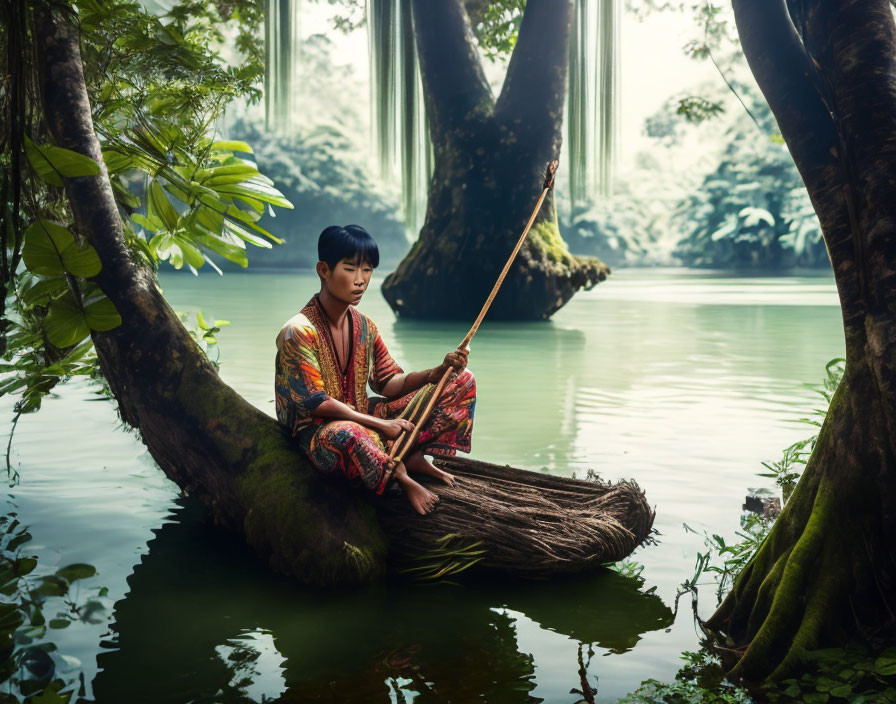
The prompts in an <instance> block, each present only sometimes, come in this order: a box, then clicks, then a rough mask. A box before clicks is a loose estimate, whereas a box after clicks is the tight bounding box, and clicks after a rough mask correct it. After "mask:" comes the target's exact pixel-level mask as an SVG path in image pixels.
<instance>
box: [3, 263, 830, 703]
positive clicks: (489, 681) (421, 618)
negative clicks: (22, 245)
mask: <svg viewBox="0 0 896 704" xmlns="http://www.w3.org/2000/svg"><path fill="white" fill-rule="evenodd" d="M162 286H163V288H164V289H165V295H166V297H167V298H168V300H169V301H170V302H171V303H172V305H173V306H174V308H175V309H176V310H188V309H195V308H199V309H201V310H203V311H205V312H210V313H212V314H213V315H215V316H216V317H218V318H224V319H228V320H230V321H231V322H232V325H231V326H230V327H227V328H225V329H224V331H223V332H222V333H221V334H220V337H219V340H220V361H221V365H222V368H221V375H222V377H223V379H224V380H225V381H226V382H227V383H229V384H231V385H232V386H233V387H234V388H236V389H237V390H238V391H239V392H240V393H242V394H243V395H244V396H245V397H246V398H247V399H248V400H249V401H250V402H252V403H253V404H255V405H256V406H257V407H258V408H260V409H262V410H264V411H266V412H267V413H269V414H271V415H273V390H272V371H273V359H274V352H275V347H274V337H275V335H276V333H277V331H278V330H279V328H280V325H281V324H282V323H283V322H284V321H285V320H286V319H287V318H289V317H290V316H292V315H293V314H294V313H295V312H296V311H297V310H298V309H299V308H300V307H301V306H302V305H304V303H305V302H306V301H307V300H308V298H310V296H311V295H312V293H314V291H316V290H317V282H316V277H315V276H314V275H313V274H311V273H253V274H243V275H240V274H228V275H226V276H225V277H223V278H219V277H217V276H215V275H214V274H203V275H202V276H201V277H200V278H198V279H196V278H193V277H191V276H189V275H186V276H179V275H174V274H169V275H163V277H162ZM359 308H360V310H362V311H363V312H364V313H366V314H367V315H369V316H371V317H372V318H373V319H374V320H375V321H376V322H377V324H378V326H379V328H380V331H381V333H382V335H383V336H384V339H385V340H386V343H387V345H388V346H389V348H390V351H391V353H392V355H393V357H395V358H396V360H398V361H399V363H400V364H402V365H403V366H404V368H405V369H418V368H424V367H430V366H434V365H436V364H438V363H439V362H440V361H441V359H442V356H443V355H444V354H445V352H447V351H449V350H452V349H454V347H455V346H456V345H457V343H458V342H459V341H460V340H461V339H462V337H463V335H464V334H465V333H466V330H467V327H465V326H464V325H460V324H453V323H442V324H438V323H420V322H411V321H404V320H396V319H395V317H394V316H393V314H392V313H391V311H390V310H389V308H388V306H387V305H386V303H385V301H384V299H383V298H382V296H381V295H380V293H379V290H378V288H376V287H373V288H372V290H371V291H370V292H369V293H368V294H367V295H366V296H365V299H364V300H363V301H362V303H361V305H360V307H359ZM838 356H843V340H842V327H841V318H840V309H839V306H838V302H837V297H836V291H835V288H834V283H833V277H832V276H830V275H829V276H823V277H812V278H805V277H800V278H732V277H730V276H727V275H719V274H711V273H703V272H694V271H688V270H659V271H657V270H619V271H617V272H616V273H614V274H613V276H612V277H611V278H610V279H608V280H607V281H606V282H605V283H603V284H601V285H600V286H598V287H597V288H595V289H594V290H592V291H590V292H587V293H582V294H580V295H579V296H577V297H576V298H575V299H574V300H573V301H572V302H571V303H570V304H569V305H567V306H566V307H565V308H563V309H562V310H561V311H559V312H558V313H557V314H556V315H555V317H554V318H553V320H551V321H549V322H545V323H531V324H519V323H500V322H494V321H489V320H488V319H487V318H486V322H485V323H484V324H483V327H482V328H481V330H480V332H479V333H478V335H477V337H476V339H475V340H474V341H473V345H472V350H471V354H470V368H471V369H472V370H473V371H474V372H475V373H476V376H477V380H478V388H479V396H478V401H477V407H476V420H475V426H474V434H473V455H474V456H475V457H477V458H479V459H483V460H489V461H493V462H500V463H509V464H512V465H516V466H519V467H525V468H529V469H533V470H543V471H549V472H551V473H556V474H561V475H566V476H569V475H572V474H577V475H581V474H583V473H584V472H585V471H586V470H587V469H589V468H592V469H594V470H595V471H597V472H598V473H599V474H601V475H602V476H603V477H605V478H609V479H618V478H621V477H626V478H635V479H636V480H637V481H638V483H639V484H640V485H641V486H642V487H643V488H644V490H645V491H646V494H647V497H648V499H649V500H650V502H651V503H652V504H653V505H655V506H656V510H657V519H656V524H655V525H656V528H657V529H658V530H659V531H660V533H661V536H660V541H661V542H660V544H659V545H657V546H653V547H648V548H642V549H641V550H639V551H637V552H636V553H635V554H634V556H633V559H635V560H637V561H638V562H639V563H641V564H643V565H644V570H643V573H642V578H643V579H642V580H634V579H629V578H623V577H620V576H618V575H616V574H614V573H610V572H607V573H605V574H601V575H597V576H595V577H591V578H588V579H579V580H575V581H567V582H562V583H549V584H536V585H526V584H518V583H515V584H514V583H510V584H479V585H466V586H462V587H450V586H444V587H443V586H436V587H419V586H418V587H408V586H402V585H378V586H376V587H373V588H370V589H367V590H364V591H363V592H361V593H352V594H340V593H326V594H320V593H311V592H307V591H304V590H302V589H300V588H297V587H296V586H295V585H293V584H292V583H290V582H289V581H288V580H286V579H284V578H281V577H278V576H276V575H272V574H271V573H269V572H268V571H267V570H266V569H264V567H262V566H259V564H258V563H257V562H256V561H255V560H254V558H253V556H252V555H251V554H249V553H248V552H247V551H246V550H244V549H243V548H242V546H241V545H239V544H235V543H234V542H233V541H232V540H231V539H230V538H229V536H226V535H221V534H220V533H218V532H217V531H215V530H214V529H212V528H210V527H208V526H206V525H205V524H204V523H203V522H202V516H201V513H202V512H201V510H199V509H197V506H196V505H195V503H194V502H192V501H191V500H189V499H187V498H186V497H182V496H180V492H179V490H178V489H177V487H176V486H175V485H174V484H172V483H171V482H169V481H168V480H167V479H166V478H165V477H164V475H163V474H162V472H161V471H160V470H159V469H158V468H157V467H156V466H155V463H154V461H153V460H152V458H151V457H150V456H149V454H148V453H147V452H146V451H145V449H144V447H143V445H142V444H141V443H140V442H139V440H138V438H137V437H136V436H135V435H134V434H133V433H129V432H124V431H123V430H122V428H121V425H120V423H119V421H118V419H117V416H116V414H115V410H114V407H113V405H112V404H110V403H108V402H105V401H97V400H94V396H93V395H92V394H91V393H90V388H89V387H88V386H87V385H86V384H84V383H82V382H73V383H70V384H68V385H66V386H63V387H61V388H59V389H58V393H56V394H54V395H53V396H52V397H51V398H50V399H48V400H47V401H46V402H45V404H44V408H43V409H42V410H41V411H40V413H38V414H37V415H34V416H27V417H24V418H22V420H21V421H20V422H19V427H18V429H17V431H16V435H15V439H14V443H13V450H12V460H13V463H14V465H15V466H16V467H17V468H18V470H19V472H20V473H21V481H20V483H19V484H17V485H15V486H11V487H9V489H8V490H7V501H8V503H9V504H10V510H13V511H16V512H17V514H18V518H19V520H21V521H22V523H24V524H26V525H28V526H29V530H30V533H31V534H32V536H33V539H32V541H31V542H30V543H28V544H27V545H26V546H25V552H26V553H30V554H35V555H37V556H38V557H39V566H38V570H37V572H36V574H45V573H52V572H53V571H54V570H55V569H56V568H58V567H61V566H63V565H67V564H70V563H74V562H86V563H90V564H93V565H95V566H96V568H97V570H98V572H99V574H98V575H97V576H96V577H93V578H91V579H88V580H84V581H81V582H77V583H76V584H77V585H78V586H76V588H75V590H74V593H73V595H72V596H73V598H74V601H75V602H78V601H79V600H80V601H83V600H84V599H86V598H88V597H89V596H91V595H94V596H95V595H96V594H97V590H98V589H99V588H100V587H107V588H108V594H107V595H106V596H104V597H101V598H99V600H100V601H101V602H102V603H103V604H104V605H105V611H99V612H97V613H95V614H94V615H93V616H92V617H91V619H90V620H91V621H92V622H76V623H75V624H74V625H72V626H70V627H68V628H66V629H64V630H50V631H49V632H48V636H47V638H48V639H51V640H52V641H53V642H55V643H56V645H57V646H58V651H57V652H56V653H55V654H54V660H55V661H56V664H57V668H58V669H57V671H58V672H59V673H60V674H63V675H65V673H68V674H67V676H68V677H72V673H75V674H76V673H77V672H78V671H79V670H80V671H83V673H84V693H85V696H86V697H87V698H95V699H96V700H97V701H100V702H121V701H129V702H200V701H202V702H212V701H221V702H242V701H245V702H249V701H255V702H262V701H269V700H271V699H279V700H282V701H289V702H305V701H333V702H373V703H377V702H410V701H417V702H418V703H421V704H422V703H424V702H436V701H453V702H467V701H472V700H476V699H478V700H481V701H487V702H538V701H546V702H574V701H576V700H578V699H579V698H580V695H578V694H574V693H571V692H570V690H571V689H574V688H575V689H581V679H582V677H583V676H584V677H586V678H587V681H588V683H589V684H590V685H591V686H592V687H593V686H595V683H597V684H596V686H597V688H598V692H599V694H598V701H604V702H610V701H614V700H615V699H616V698H617V697H620V696H622V695H624V694H625V693H627V692H629V691H631V690H633V689H635V688H636V687H637V686H638V684H639V683H640V681H641V680H643V679H645V678H648V677H654V678H658V679H671V678H672V677H673V675H674V674H675V672H676V671H677V669H678V667H679V666H680V664H681V661H680V660H679V657H678V656H679V653H680V652H681V651H682V650H687V649H693V648H695V646H696V644H697V635H696V633H695V628H694V625H693V622H692V618H691V614H690V610H689V609H688V608H682V609H681V611H680V613H679V614H678V617H677V618H675V619H673V615H672V611H671V607H672V605H673V601H674V597H675V592H676V588H677V586H678V585H679V584H680V583H681V582H682V581H683V580H685V579H687V578H688V577H689V576H691V574H692V573H693V566H694V558H695V553H696V551H697V550H699V549H701V548H702V542H701V539H700V538H699V537H698V536H695V535H693V534H691V533H688V532H686V531H685V530H684V528H683V527H682V524H683V523H685V522H687V523H688V524H689V525H690V526H692V527H693V528H695V529H698V530H700V529H707V530H711V531H712V532H717V533H720V534H722V535H724V536H726V537H727V536H733V534H734V531H735V530H736V528H737V527H738V516H739V513H740V505H741V503H742V502H743V497H744V495H745V493H746V490H747V488H748V487H752V486H761V485H762V484H763V482H765V481H766V480H763V479H761V478H758V477H756V473H757V472H760V471H764V470H763V467H762V466H761V464H760V463H761V462H762V461H763V460H765V461H771V460H777V459H779V458H780V452H781V450H782V449H783V448H784V447H786V446H787V445H789V444H790V443H792V442H794V441H796V440H799V439H802V438H804V437H807V436H808V435H811V434H812V433H811V431H812V428H810V426H808V425H805V424H802V423H796V422H794V421H795V419H797V418H799V417H801V416H804V415H806V413H807V412H808V411H809V409H810V408H812V407H813V406H815V405H817V404H818V401H819V400H820V397H819V396H818V394H817V393H815V392H814V389H816V388H818V387H819V386H820V382H821V379H822V377H823V376H824V365H825V363H826V362H827V361H828V360H830V359H831V358H833V357H838ZM0 406H2V410H3V411H4V412H5V413H6V417H7V418H9V417H11V411H10V408H11V400H10V399H8V398H4V399H2V400H0ZM710 592H711V589H709V588H708V589H706V590H705V593H704V594H703V596H702V597H701V609H702V611H705V612H706V613H709V612H710V611H711V610H712V607H713V605H714V603H715V601H714V598H713V595H712V594H711V593H710ZM55 602H58V603H55ZM56 608H58V609H59V610H60V611H65V610H66V606H65V604H64V603H63V600H62V599H60V598H55V599H50V600H49V601H48V607H47V608H46V609H45V612H46V613H47V617H48V618H50V617H51V616H52V614H53V612H54V611H55V609H56ZM63 656H64V657H63Z"/></svg>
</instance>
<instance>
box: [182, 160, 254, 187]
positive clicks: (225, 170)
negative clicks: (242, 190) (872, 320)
mask: <svg viewBox="0 0 896 704" xmlns="http://www.w3.org/2000/svg"><path fill="white" fill-rule="evenodd" d="M257 173H258V169H257V168H256V167H255V166H253V165H251V164H248V163H242V164H227V165H226V166H218V167H215V168H214V169H203V170H202V171H200V172H199V173H198V174H196V180H197V181H199V182H200V183H203V184H205V185H207V186H209V187H214V186H217V185H223V184H227V183H239V182H240V181H245V180H247V179H249V178H251V177H252V176H254V175H256V174H257ZM231 179H236V180H231Z"/></svg>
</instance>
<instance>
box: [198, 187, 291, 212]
mask: <svg viewBox="0 0 896 704" xmlns="http://www.w3.org/2000/svg"><path fill="white" fill-rule="evenodd" d="M215 190H216V191H217V192H218V193H226V194H229V195H233V196H235V197H237V198H239V199H240V200H243V201H245V202H247V203H249V204H250V205H252V203H251V201H252V200H253V199H254V200H260V201H262V202H264V203H271V204H272V205H279V206H280V207H281V208H289V209H290V210H292V208H293V204H292V203H290V202H289V201H288V200H287V199H286V197H285V196H284V195H283V194H282V193H281V192H280V191H278V190H277V189H276V188H272V187H270V186H268V185H266V184H264V183H261V182H259V181H257V180H255V179H251V180H249V181H244V182H243V183H240V184H233V185H227V186H219V187H218V188H216V189H215ZM253 207H254V206H253ZM262 212H263V209H262Z"/></svg>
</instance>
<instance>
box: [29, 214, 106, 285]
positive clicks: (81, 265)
mask: <svg viewBox="0 0 896 704" xmlns="http://www.w3.org/2000/svg"><path fill="white" fill-rule="evenodd" d="M22 259H23V260H24V262H25V266H26V267H28V270H29V271H31V272H33V273H35V274H40V275H41V276H60V275H62V274H64V273H65V272H66V271H68V272H69V273H71V274H74V275H75V276H80V277H83V278H85V279H86V278H91V277H93V276H96V275H97V274H99V273H100V270H101V269H102V264H101V263H100V258H99V255H98V254H97V253H96V250H95V249H94V248H93V247H92V246H91V245H89V244H86V243H85V244H84V245H83V246H79V245H78V243H77V242H75V237H74V235H72V233H71V232H70V231H69V230H68V228H65V227H63V226H62V225H59V224H58V223H55V222H52V221H50V220H46V219H44V218H41V219H39V220H37V221H36V222H34V223H32V224H31V225H30V226H29V227H28V229H27V230H26V231H25V241H24V244H23V246H22Z"/></svg>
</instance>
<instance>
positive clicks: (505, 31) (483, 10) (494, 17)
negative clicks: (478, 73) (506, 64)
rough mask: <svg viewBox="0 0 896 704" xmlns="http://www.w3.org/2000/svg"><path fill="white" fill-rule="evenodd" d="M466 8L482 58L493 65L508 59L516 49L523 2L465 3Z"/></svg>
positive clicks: (472, 1)
mask: <svg viewBox="0 0 896 704" xmlns="http://www.w3.org/2000/svg"><path fill="white" fill-rule="evenodd" d="M466 8H467V14H468V15H469V16H470V24H471V25H472V26H473V33H474V34H475V35H476V39H477V41H478V42H479V46H480V48H481V49H482V51H483V52H484V53H485V56H486V57H487V58H489V59H490V60H492V61H498V60H501V59H506V58H507V57H509V56H510V54H511V53H512V52H513V48H514V47H515V46H516V39H517V36H518V35H519V31H520V22H521V21H522V19H523V10H525V9H526V0H500V1H499V2H483V1H481V0H467V2H466Z"/></svg>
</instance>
